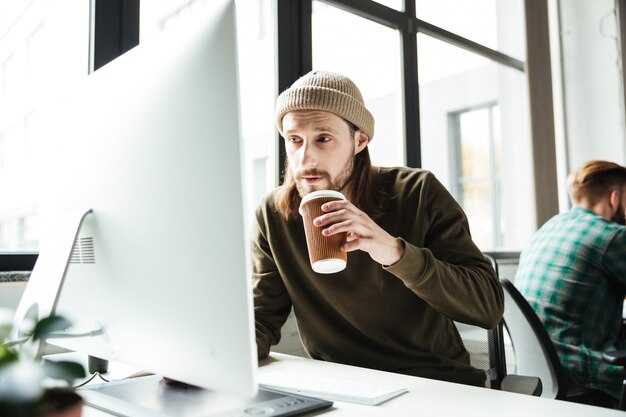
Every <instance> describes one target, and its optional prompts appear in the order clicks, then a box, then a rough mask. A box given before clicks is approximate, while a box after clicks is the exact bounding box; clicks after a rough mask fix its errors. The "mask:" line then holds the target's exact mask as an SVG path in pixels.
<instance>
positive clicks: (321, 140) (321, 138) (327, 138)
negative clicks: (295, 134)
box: [317, 136, 330, 142]
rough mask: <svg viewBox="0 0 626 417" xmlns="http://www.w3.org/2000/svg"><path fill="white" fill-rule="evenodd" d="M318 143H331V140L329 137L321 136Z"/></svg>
mask: <svg viewBox="0 0 626 417" xmlns="http://www.w3.org/2000/svg"><path fill="white" fill-rule="evenodd" d="M317 140H318V142H330V138H329V137H328V136H320V137H319V138H318V139H317Z"/></svg>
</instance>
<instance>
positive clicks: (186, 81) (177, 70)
mask: <svg viewBox="0 0 626 417" xmlns="http://www.w3.org/2000/svg"><path fill="white" fill-rule="evenodd" d="M206 3H207V5H206V6H205V8H204V9H202V11H196V12H195V14H197V15H198V16H191V17H189V19H190V21H189V22H186V23H185V24H184V25H181V26H180V27H175V28H172V29H169V30H168V31H167V33H165V34H164V35H163V36H160V37H157V38H156V39H154V40H151V41H150V42H146V43H145V44H140V45H139V46H137V47H136V48H134V49H132V50H130V51H129V52H127V53H125V54H124V55H122V56H120V57H119V58H117V59H116V60H114V61H112V62H111V63H109V64H107V65H105V66H104V67H102V68H101V69H99V70H98V71H96V72H94V73H93V74H91V75H90V76H88V77H86V79H85V82H84V83H80V84H79V85H78V86H77V87H76V89H75V90H73V91H71V92H68V93H67V94H66V95H65V97H63V98H62V99H60V100H59V101H55V102H54V104H53V105H51V106H50V108H48V109H47V112H46V113H45V114H44V115H43V117H45V120H46V121H47V122H48V123H47V125H46V138H45V142H44V143H42V144H41V145H42V147H41V156H42V158H41V161H40V162H41V164H43V165H42V171H41V172H42V176H41V181H40V190H39V192H40V201H39V215H40V224H41V229H42V233H43V234H42V240H41V246H40V255H39V260H38V262H37V264H36V266H35V268H34V270H33V273H32V276H31V279H30V282H29V283H28V286H27V288H26V290H25V292H24V295H23V298H22V300H21V302H20V305H19V307H18V310H17V312H16V320H17V321H18V322H20V321H21V320H23V319H24V317H25V316H28V315H29V314H33V312H35V313H34V314H35V316H39V317H42V316H45V315H48V314H50V313H52V312H56V313H57V314H62V315H65V316H68V318H69V319H70V320H71V321H74V322H75V323H76V325H77V329H76V330H77V331H78V328H82V329H86V330H87V333H91V335H90V336H88V337H71V338H63V339H58V340H55V341H54V343H55V344H58V345H60V346H63V347H66V348H68V349H71V350H76V351H81V352H85V353H88V354H91V355H94V356H96V357H100V358H103V359H109V360H114V361H118V362H122V363H125V364H128V365H132V366H136V367H139V368H141V369H145V370H147V371H150V372H153V373H157V374H160V375H164V376H167V377H169V378H172V379H175V380H178V381H182V382H185V383H188V384H193V385H197V386H200V387H204V388H208V389H212V390H215V391H218V392H230V393H234V394H237V395H240V396H247V397H250V396H254V395H255V393H256V391H257V383H256V378H255V376H256V368H257V352H256V345H255V339H254V325H253V312H252V296H251V288H250V282H249V277H248V276H247V273H246V263H247V256H246V243H245V236H244V216H243V189H244V188H243V187H242V162H241V161H242V159H241V150H240V131H239V109H238V102H239V97H238V86H237V78H238V72H237V47H236V30H235V10H234V3H233V2H232V1H228V0H211V1H210V2H206ZM88 209H90V210H91V212H90V213H89V214H87V215H85V216H84V219H82V225H81V226H80V229H79V232H78V236H77V238H76V239H74V235H75V232H76V227H77V224H78V222H76V221H70V222H69V223H68V222H63V221H62V219H64V218H70V219H72V216H74V215H73V214H71V213H76V212H78V213H84V212H87V210H88ZM68 213H70V214H68ZM81 216H82V214H81ZM79 217H80V216H79ZM74 219H76V217H74ZM53 225H55V226H54V227H53ZM59 225H60V226H59ZM73 228H74V230H72V229H73ZM68 241H69V242H70V247H67V242H68ZM72 243H75V245H74V247H73V248H72V247H71V244H72ZM68 258H69V259H68ZM68 261H69V262H68ZM66 262H68V263H67V264H66ZM59 272H60V273H61V274H62V275H63V273H64V280H63V282H62V285H57V287H59V286H60V287H61V291H60V292H59V293H58V294H57V292H56V291H55V286H54V285H52V286H50V283H51V282H57V281H59V278H58V277H59ZM59 282H60V281H59ZM33 306H34V307H33ZM79 333H80V332H79ZM75 335H76V334H75Z"/></svg>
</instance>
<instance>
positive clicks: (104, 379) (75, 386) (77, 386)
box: [72, 372, 110, 389]
mask: <svg viewBox="0 0 626 417" xmlns="http://www.w3.org/2000/svg"><path fill="white" fill-rule="evenodd" d="M95 377H100V379H101V380H103V381H104V382H110V380H108V379H106V378H105V377H103V376H102V375H101V374H100V372H94V374H93V375H92V376H91V377H90V378H89V379H88V380H86V381H85V382H83V383H81V384H78V385H74V386H73V387H72V389H76V388H80V387H83V386H85V385H87V384H88V383H90V382H91V381H93V379H94V378H95Z"/></svg>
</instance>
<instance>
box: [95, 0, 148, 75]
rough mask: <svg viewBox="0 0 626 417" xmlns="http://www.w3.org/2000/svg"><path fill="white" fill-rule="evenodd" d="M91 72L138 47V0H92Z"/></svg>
mask: <svg viewBox="0 0 626 417" xmlns="http://www.w3.org/2000/svg"><path fill="white" fill-rule="evenodd" d="M91 6H92V8H93V10H92V12H93V27H92V28H91V31H92V33H91V36H92V39H93V41H92V45H93V57H92V62H91V63H90V68H92V71H95V70H97V69H98V68H100V67H102V66H103V65H105V64H107V63H109V62H111V61H112V60H114V59H115V58H117V57H118V56H120V55H122V54H123V53H124V52H126V51H128V50H130V49H132V48H134V47H135V46H137V45H139V0H93V1H92V4H91Z"/></svg>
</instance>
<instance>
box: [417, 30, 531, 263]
mask: <svg viewBox="0 0 626 417" xmlns="http://www.w3.org/2000/svg"><path fill="white" fill-rule="evenodd" d="M417 48H418V54H419V57H420V60H419V72H418V74H419V90H420V119H421V123H420V127H421V138H422V140H421V145H422V165H423V167H424V168H426V169H428V170H430V171H432V172H433V173H435V175H436V176H437V177H438V178H439V180H440V181H441V182H442V183H443V184H444V185H445V186H447V187H448V189H449V190H450V191H451V192H452V194H453V196H454V197H455V198H456V199H457V201H458V202H459V203H460V204H461V205H462V207H463V209H464V211H465V213H466V214H467V217H468V221H469V224H470V229H471V231H472V237H473V238H474V241H475V242H476V244H477V245H478V246H479V248H480V249H481V250H483V251H488V250H494V249H520V248H522V247H523V246H524V244H525V242H527V241H528V239H530V236H531V235H532V233H533V232H534V230H535V222H536V220H535V212H534V183H533V177H532V174H531V173H532V172H533V167H532V148H531V141H530V122H529V116H528V93H527V83H526V78H525V74H524V73H523V72H521V71H520V70H518V69H515V68H511V67H507V66H504V65H501V64H498V63H495V62H493V61H491V60H489V59H487V58H486V57H483V56H480V55H478V54H476V53H472V52H469V51H467V50H465V49H462V48H459V47H456V46H454V45H451V44H449V43H447V42H443V41H441V40H438V39H435V38H433V37H431V36H428V35H424V34H418V37H417ZM485 103H492V104H491V105H489V106H487V107H485ZM494 103H497V106H495V104H494ZM490 167H493V169H492V168H490Z"/></svg>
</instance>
